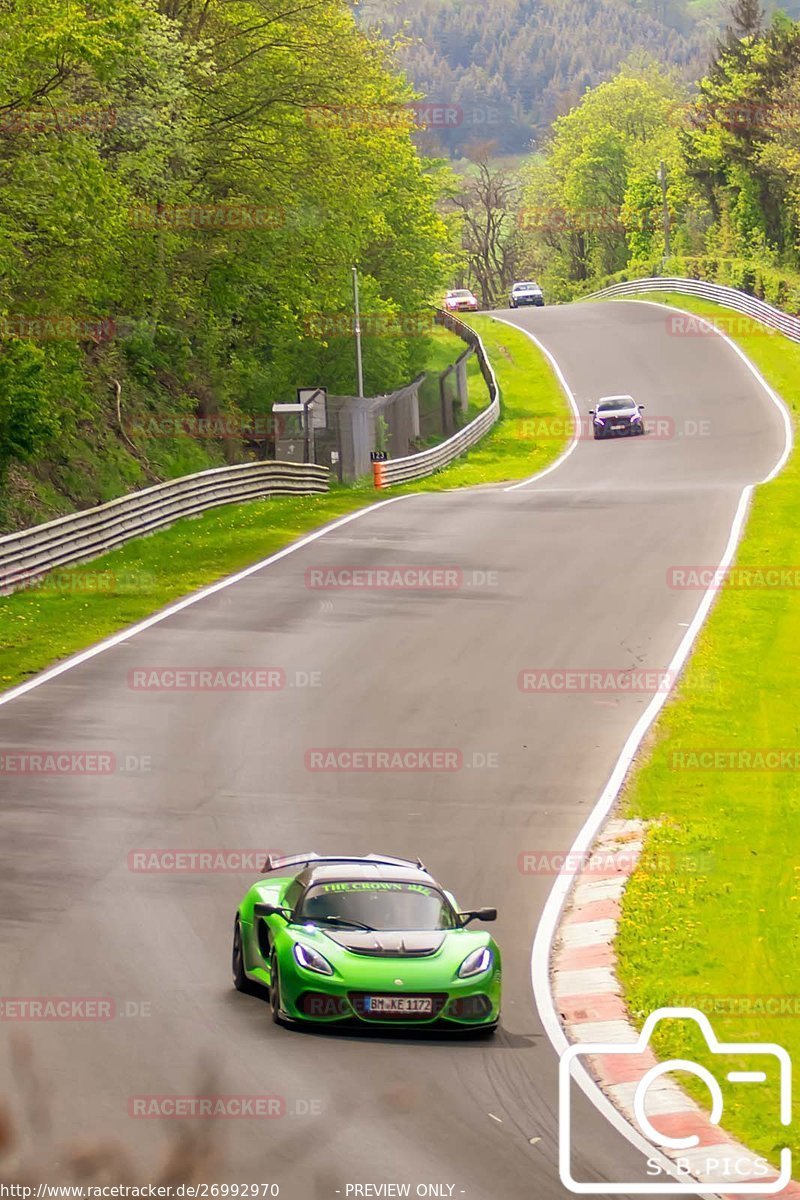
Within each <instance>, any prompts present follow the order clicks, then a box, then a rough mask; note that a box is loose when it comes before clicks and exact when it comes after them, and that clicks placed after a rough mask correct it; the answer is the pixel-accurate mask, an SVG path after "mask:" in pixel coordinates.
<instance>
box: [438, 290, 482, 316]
mask: <svg viewBox="0 0 800 1200" xmlns="http://www.w3.org/2000/svg"><path fill="white" fill-rule="evenodd" d="M444 306H445V308H446V309H447V311H448V312H477V311H478V301H477V299H476V298H475V296H474V295H473V294H472V292H471V291H470V290H469V288H456V290H455V291H453V292H448V293H447V295H446V296H445V298H444Z"/></svg>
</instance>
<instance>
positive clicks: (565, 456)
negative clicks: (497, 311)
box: [492, 317, 581, 492]
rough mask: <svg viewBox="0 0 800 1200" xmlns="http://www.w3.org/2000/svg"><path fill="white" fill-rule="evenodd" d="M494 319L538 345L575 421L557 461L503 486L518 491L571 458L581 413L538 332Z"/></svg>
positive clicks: (510, 322)
mask: <svg viewBox="0 0 800 1200" xmlns="http://www.w3.org/2000/svg"><path fill="white" fill-rule="evenodd" d="M492 320H493V321H498V322H499V323H500V324H501V325H508V327H509V328H510V329H518V330H519V331H520V333H524V334H525V336H526V337H528V338H530V340H531V341H532V342H533V344H534V345H535V346H537V347H538V349H539V350H541V352H542V354H543V355H544V356H545V358H546V359H547V361H548V362H549V363H550V366H551V367H552V368H553V371H554V373H555V376H556V379H557V380H558V382H559V383H560V384H561V388H562V390H563V392H564V395H565V396H566V397H567V399H568V400H569V404H570V408H571V409H572V416H573V419H574V421H575V427H574V429H573V431H572V441H571V442H570V444H569V445H568V446H567V448H566V450H564V451H563V453H562V454H560V455H559V456H558V458H557V459H556V461H555V462H553V463H551V464H550V466H549V467H545V468H544V470H542V471H537V472H536V474H535V475H531V476H529V477H528V479H523V480H522V481H521V482H520V483H512V484H510V485H509V486H508V487H504V488H503V491H504V492H516V491H517V490H518V489H519V488H524V487H527V486H528V484H529V483H535V482H536V481H537V480H538V479H544V477H545V475H549V474H550V472H551V471H555V470H557V468H558V467H560V466H561V464H562V463H563V462H565V461H566V459H568V458H569V456H570V454H572V451H573V450H574V449H575V447H576V446H577V444H578V439H579V435H580V432H581V414H580V409H579V408H578V402H577V401H576V399H575V396H574V394H573V391H572V388H571V387H570V386H569V384H568V383H567V380H566V377H565V375H564V372H563V371H562V370H561V367H560V365H559V363H557V362H556V360H555V358H554V357H553V355H552V354H551V353H550V351H549V350H548V349H547V347H546V346H543V345H542V343H541V342H540V341H539V339H538V338H537V337H536V334H534V333H531V331H530V329H523V327H522V326H521V325H515V324H514V322H513V321H507V320H506V319H505V317H492Z"/></svg>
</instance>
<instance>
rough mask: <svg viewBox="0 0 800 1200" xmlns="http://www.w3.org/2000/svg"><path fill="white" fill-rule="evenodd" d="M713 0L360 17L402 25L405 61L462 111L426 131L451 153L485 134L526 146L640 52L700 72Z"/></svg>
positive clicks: (461, 2)
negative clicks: (406, 41)
mask: <svg viewBox="0 0 800 1200" xmlns="http://www.w3.org/2000/svg"><path fill="white" fill-rule="evenodd" d="M721 8H722V5H721V4H720V3H719V2H718V0H708V3H698V2H697V0H693V2H692V3H687V2H686V0H569V2H568V3H564V0H480V2H479V0H407V2H406V0H404V3H402V4H401V5H397V4H396V3H394V2H393V0H369V2H368V3H366V4H365V5H364V20H365V21H367V20H368V21H380V22H382V25H383V28H384V29H386V30H387V31H389V32H392V33H394V32H397V31H399V30H403V31H405V32H406V33H407V35H408V37H409V44H408V46H407V48H406V50H405V52H404V54H403V57H402V62H403V64H404V65H405V66H406V69H407V70H408V73H409V75H410V77H411V79H412V80H413V82H414V84H415V85H416V86H417V87H418V88H419V89H420V91H421V92H423V93H424V94H425V95H426V96H429V97H432V98H434V99H438V100H440V101H442V102H444V103H447V104H451V105H455V106H457V107H458V109H460V113H459V114H458V120H457V122H454V123H453V124H452V126H451V127H449V128H436V129H434V130H433V131H432V136H433V135H435V140H436V141H437V142H438V143H439V144H441V145H443V146H445V147H447V149H448V151H449V152H450V153H452V154H454V155H456V156H457V155H458V154H461V153H464V152H465V150H468V149H469V147H470V146H472V145H473V144H474V143H476V142H483V141H490V142H492V143H493V146H494V149H495V153H516V154H520V153H524V152H525V151H527V150H528V149H529V148H530V145H531V141H532V139H533V141H534V142H535V143H539V142H541V141H542V139H543V138H544V137H545V136H546V135H547V132H548V130H549V126H550V123H551V122H552V120H553V119H554V118H555V117H556V116H558V115H559V114H561V113H564V112H566V111H567V110H568V109H569V108H570V107H571V106H572V105H574V104H575V103H577V101H578V100H579V99H580V97H581V95H582V94H583V92H584V91H585V90H586V88H588V87H594V86H596V85H597V84H599V83H601V82H602V81H603V80H605V79H609V78H611V76H613V75H614V74H615V73H616V71H617V70H618V69H619V65H620V63H621V62H623V61H624V60H625V59H627V58H628V57H629V56H630V55H634V54H636V53H641V52H645V53H648V54H651V55H655V56H657V57H658V59H659V61H660V62H662V63H664V64H667V65H668V66H672V67H677V68H679V69H680V70H681V72H682V73H683V74H684V75H685V77H686V78H687V79H695V78H697V76H698V75H700V73H701V72H702V70H703V68H704V66H705V63H706V61H707V59H708V53H709V50H710V48H711V45H712V43H713V35H714V33H715V32H716V30H717V28H718V22H719V12H720V10H721Z"/></svg>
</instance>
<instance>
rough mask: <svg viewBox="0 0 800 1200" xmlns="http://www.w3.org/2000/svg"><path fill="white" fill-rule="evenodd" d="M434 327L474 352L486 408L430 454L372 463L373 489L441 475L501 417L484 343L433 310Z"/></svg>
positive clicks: (453, 319) (465, 327) (461, 324)
mask: <svg viewBox="0 0 800 1200" xmlns="http://www.w3.org/2000/svg"><path fill="white" fill-rule="evenodd" d="M436 323H437V324H438V325H444V326H445V328H447V329H449V330H450V331H451V332H452V333H455V334H457V335H458V336H459V337H460V338H461V339H462V340H463V341H465V342H467V343H468V344H469V345H470V346H472V347H473V348H474V350H475V355H476V357H477V359H478V363H479V364H480V368H481V374H482V375H483V378H484V379H485V380H486V386H487V388H488V389H489V406H488V408H485V409H484V410H483V412H482V413H479V414H478V416H477V417H475V419H474V421H470V423H469V425H465V426H464V428H463V429H460V430H459V431H458V433H454V434H453V436H452V437H449V438H448V439H447V441H445V442H440V444H439V445H438V446H431V448H430V449H429V450H421V451H420V452H419V454H409V455H407V456H406V457H404V458H392V459H390V460H389V461H388V462H376V463H373V464H372V474H373V480H374V483H375V487H376V488H386V487H391V486H392V484H397V483H406V482H407V481H408V480H411V479H424V478H425V476H426V475H433V473H434V471H440V470H441V469H442V467H446V466H448V465H449V464H450V463H451V462H453V461H454V459H456V458H458V457H459V455H461V454H463V453H464V451H465V450H468V449H469V448H470V446H474V445H475V443H476V442H479V441H480V439H481V438H482V437H483V436H484V434H486V433H488V432H489V430H490V429H491V428H492V426H493V425H494V424H495V422H496V421H497V419H498V417H499V416H500V389H499V388H498V386H497V380H496V379H495V375H494V371H493V370H492V364H491V363H490V362H489V359H488V358H487V356H486V351H485V350H484V348H483V342H482V341H481V339H480V338H479V337H478V335H477V333H476V332H475V330H474V329H470V327H469V325H465V324H464V322H463V321H459V319H458V317H454V316H453V315H452V313H446V312H444V311H443V310H442V309H439V308H437V310H436Z"/></svg>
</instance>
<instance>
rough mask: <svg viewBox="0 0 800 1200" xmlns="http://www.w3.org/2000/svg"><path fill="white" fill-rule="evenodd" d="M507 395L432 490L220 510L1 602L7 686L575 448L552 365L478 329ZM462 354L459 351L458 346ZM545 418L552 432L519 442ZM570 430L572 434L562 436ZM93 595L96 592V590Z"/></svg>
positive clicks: (516, 342) (499, 328) (344, 494)
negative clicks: (207, 588)
mask: <svg viewBox="0 0 800 1200" xmlns="http://www.w3.org/2000/svg"><path fill="white" fill-rule="evenodd" d="M475 327H476V328H478V329H479V332H480V333H481V336H482V337H483V338H484V341H485V344H486V347H487V352H488V353H489V355H490V356H491V358H492V360H493V362H494V364H495V369H496V371H497V376H498V380H499V382H500V387H501V390H502V394H503V413H504V416H503V419H502V421H501V422H499V423H498V425H497V426H496V427H495V429H494V430H493V431H492V432H491V433H490V434H489V435H488V436H487V437H486V438H484V439H483V441H482V442H481V443H480V445H479V446H477V447H475V448H474V449H473V450H472V451H470V452H469V454H467V455H465V456H464V457H463V458H462V459H460V460H459V461H458V462H457V463H456V464H455V465H454V466H452V467H450V468H448V469H447V470H445V471H441V472H440V473H439V474H437V475H435V476H432V477H431V478H430V479H427V480H421V481H420V482H419V483H416V484H407V485H405V486H404V487H402V488H396V489H392V490H391V491H385V492H376V491H375V489H374V488H373V487H372V483H371V481H369V480H366V481H362V482H359V483H358V484H356V485H354V486H352V487H341V486H340V487H336V488H334V489H333V490H332V491H331V492H330V493H328V494H327V495H323V496H291V497H275V498H274V499H271V500H263V501H253V502H251V503H249V504H241V505H230V506H226V507H225V508H218V509H212V510H211V511H210V512H208V513H205V514H204V515H203V516H201V517H198V518H196V519H192V520H184V521H179V522H178V523H177V524H175V525H173V526H172V527H171V528H170V529H165V530H162V531H160V532H159V533H156V534H153V535H152V536H151V537H147V538H138V539H136V540H135V541H133V542H129V543H128V544H127V545H126V546H123V547H122V548H121V549H119V550H115V551H112V553H110V554H106V555H104V556H103V557H102V558H97V559H94V560H93V561H92V562H91V563H87V564H83V565H80V566H76V567H74V568H72V569H70V570H65V571H60V572H58V573H57V575H55V576H52V577H50V578H49V579H48V578H45V579H44V580H43V581H42V583H41V586H39V587H37V588H33V589H30V590H28V591H21V592H17V593H15V594H14V595H12V596H7V597H5V598H3V599H1V600H0V663H2V666H1V667H0V687H2V688H8V687H10V686H12V685H13V684H15V683H18V682H19V681H20V680H23V679H25V678H26V677H27V676H29V675H31V674H34V673H35V672H37V671H40V670H41V669H42V668H43V667H46V666H48V665H49V664H51V663H52V662H54V661H56V660H58V659H61V658H64V657H66V656H67V655H69V654H73V653H75V652H76V651H78V650H81V649H83V648H84V647H86V646H89V645H91V644H92V643H94V642H96V641H98V640H100V639H101V638H103V637H107V636H108V635H109V634H111V633H114V632H116V631H117V630H119V629H122V628H124V627H125V626H126V625H130V624H132V623H133V622H135V621H137V620H141V619H142V618H143V617H145V616H148V615H149V614H150V613H153V612H155V611H156V610H158V609H159V608H162V607H164V606H165V605H166V604H169V603H170V602H171V601H174V600H176V599H177V598H178V597H180V596H185V595H187V594H188V593H189V592H192V591H195V590H197V589H198V588H200V587H203V586H204V585H206V584H208V583H212V582H213V581H214V580H216V579H220V578H222V577H223V576H225V575H229V574H231V573H232V572H234V571H236V570H239V569H241V568H242V567H244V566H247V565H248V564H249V563H252V562H255V561H257V560H258V559H261V558H265V557H267V556H268V555H270V554H272V553H274V552H275V551H276V550H279V549H281V548H282V547H283V546H286V545H288V544H289V543H290V542H292V541H294V540H295V539H297V538H298V537H301V536H302V535H303V534H305V533H308V532H310V531H311V530H313V529H316V528H318V527H320V526H321V525H324V524H325V523H326V522H328V521H332V520H334V519H335V518H337V517H339V516H342V515H343V514H345V513H348V512H352V511H354V510H355V509H358V508H363V507H364V506H365V505H367V504H370V503H373V502H374V501H376V500H381V499H385V498H386V497H387V496H388V495H397V494H398V493H404V492H419V491H441V490H443V489H446V488H453V487H466V486H468V485H470V484H476V483H497V482H501V481H504V480H513V479H520V478H524V477H525V476H527V475H531V474H533V473H534V472H535V471H537V470H539V469H540V468H541V467H543V466H545V465H546V463H547V462H548V461H549V460H551V459H552V458H554V457H555V456H556V454H558V453H559V451H560V450H561V449H562V448H563V445H564V443H565V442H566V440H567V434H566V427H567V425H568V423H569V422H568V410H567V404H566V401H565V398H564V396H563V394H562V392H561V390H560V388H559V386H558V384H557V382H556V380H555V377H554V376H553V374H552V372H551V370H550V367H549V365H548V364H547V362H546V360H545V358H544V356H543V355H542V354H541V353H540V351H539V350H538V349H537V348H536V347H535V346H534V345H533V343H532V342H531V341H530V340H529V339H528V338H526V337H525V336H524V335H523V334H521V333H519V332H518V331H516V330H513V329H510V328H508V327H507V326H505V325H501V324H498V323H497V322H494V321H492V320H491V319H490V318H488V317H480V318H477V319H476V320H475ZM460 344H461V343H460ZM531 418H535V419H537V420H539V419H541V421H542V422H543V424H544V425H545V427H546V428H548V429H549V428H550V426H549V425H547V422H551V424H552V426H553V429H554V430H555V432H554V433H553V435H552V436H551V437H548V438H545V439H543V440H541V441H540V442H535V441H533V440H530V439H528V438H524V437H521V436H520V434H521V433H522V432H524V429H523V426H522V422H523V421H525V420H530V419H531ZM562 427H563V430H564V432H563V434H559V433H558V431H559V429H561V428H562ZM89 589H92V590H89Z"/></svg>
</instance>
